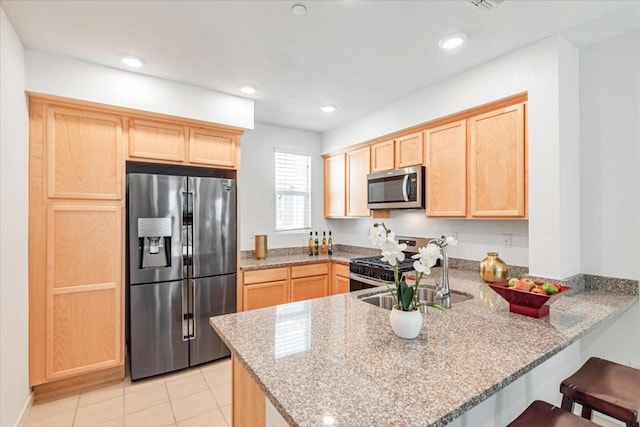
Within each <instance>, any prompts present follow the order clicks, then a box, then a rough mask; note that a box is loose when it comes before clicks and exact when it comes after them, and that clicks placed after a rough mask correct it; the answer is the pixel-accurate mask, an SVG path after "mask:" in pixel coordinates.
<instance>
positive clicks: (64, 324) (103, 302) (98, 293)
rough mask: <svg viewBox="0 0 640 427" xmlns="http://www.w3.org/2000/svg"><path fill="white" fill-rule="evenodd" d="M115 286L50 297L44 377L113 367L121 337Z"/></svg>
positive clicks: (51, 377)
mask: <svg viewBox="0 0 640 427" xmlns="http://www.w3.org/2000/svg"><path fill="white" fill-rule="evenodd" d="M119 295H120V294H119V292H118V291H117V289H116V288H115V285H113V286H110V287H108V288H102V289H92V290H82V289H78V290H74V291H73V292H60V293H56V294H54V295H51V298H50V304H51V309H50V310H49V316H48V317H49V319H48V320H49V322H48V323H49V330H48V333H47V354H48V357H47V378H49V379H55V378H59V377H64V376H67V375H72V374H79V373H82V372H89V371H93V370H96V369H100V368H107V367H110V366H115V365H117V364H118V363H119V362H120V349H121V342H120V341H121V340H122V334H121V332H120V329H121V323H120V317H121V315H122V314H121V313H120V311H119V307H120V297H119Z"/></svg>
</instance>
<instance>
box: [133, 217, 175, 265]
mask: <svg viewBox="0 0 640 427" xmlns="http://www.w3.org/2000/svg"><path fill="white" fill-rule="evenodd" d="M138 251H139V252H140V258H139V259H140V266H139V268H141V269H142V268H158V267H171V218H138Z"/></svg>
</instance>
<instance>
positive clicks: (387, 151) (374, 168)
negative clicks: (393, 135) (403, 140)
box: [371, 140, 396, 173]
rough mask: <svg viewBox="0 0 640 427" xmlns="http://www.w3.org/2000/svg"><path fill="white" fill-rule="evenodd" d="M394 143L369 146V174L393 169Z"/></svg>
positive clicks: (394, 158)
mask: <svg viewBox="0 0 640 427" xmlns="http://www.w3.org/2000/svg"><path fill="white" fill-rule="evenodd" d="M395 151H396V150H395V142H394V141H393V140H390V141H383V142H378V143H377V144H373V145H372V146H371V172H372V173H373V172H379V171H385V170H389V169H393V168H394V167H395V161H396V156H395Z"/></svg>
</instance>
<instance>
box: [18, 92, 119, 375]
mask: <svg viewBox="0 0 640 427" xmlns="http://www.w3.org/2000/svg"><path fill="white" fill-rule="evenodd" d="M123 148H124V147H123V120H122V118H121V117H119V116H117V115H111V114H105V113H101V112H95V111H91V110H82V109H75V108H68V107H65V106H61V105H52V104H47V103H45V102H40V101H38V100H35V99H32V100H31V102H30V165H29V168H30V180H29V298H30V313H29V332H30V349H29V350H30V384H31V385H32V386H37V385H39V384H43V383H47V382H51V381H54V380H58V379H62V378H67V377H70V376H76V375H79V374H84V373H90V372H95V371H98V370H100V371H102V370H104V369H107V368H111V373H112V374H113V375H114V376H115V377H118V376H120V377H122V376H123V373H124V356H123V353H124V351H123V341H124V340H123V335H122V334H123V330H124V327H123V324H122V322H123V307H122V303H123V282H124V277H123V268H122V263H123V261H124V254H123V248H124V244H123V241H124V240H123V239H124V227H123V218H124V194H125V192H124V155H123ZM103 375H104V373H103Z"/></svg>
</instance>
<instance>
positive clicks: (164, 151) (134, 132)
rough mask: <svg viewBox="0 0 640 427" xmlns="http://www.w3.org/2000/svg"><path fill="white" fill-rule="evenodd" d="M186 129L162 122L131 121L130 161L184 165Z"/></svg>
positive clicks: (135, 119) (133, 119) (134, 119)
mask: <svg viewBox="0 0 640 427" xmlns="http://www.w3.org/2000/svg"><path fill="white" fill-rule="evenodd" d="M185 152H186V143H185V127H184V126H181V125H176V124H172V123H166V122H161V121H153V120H145V119H137V118H132V119H130V120H129V159H131V160H138V161H158V162H167V163H183V162H184V161H185Z"/></svg>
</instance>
